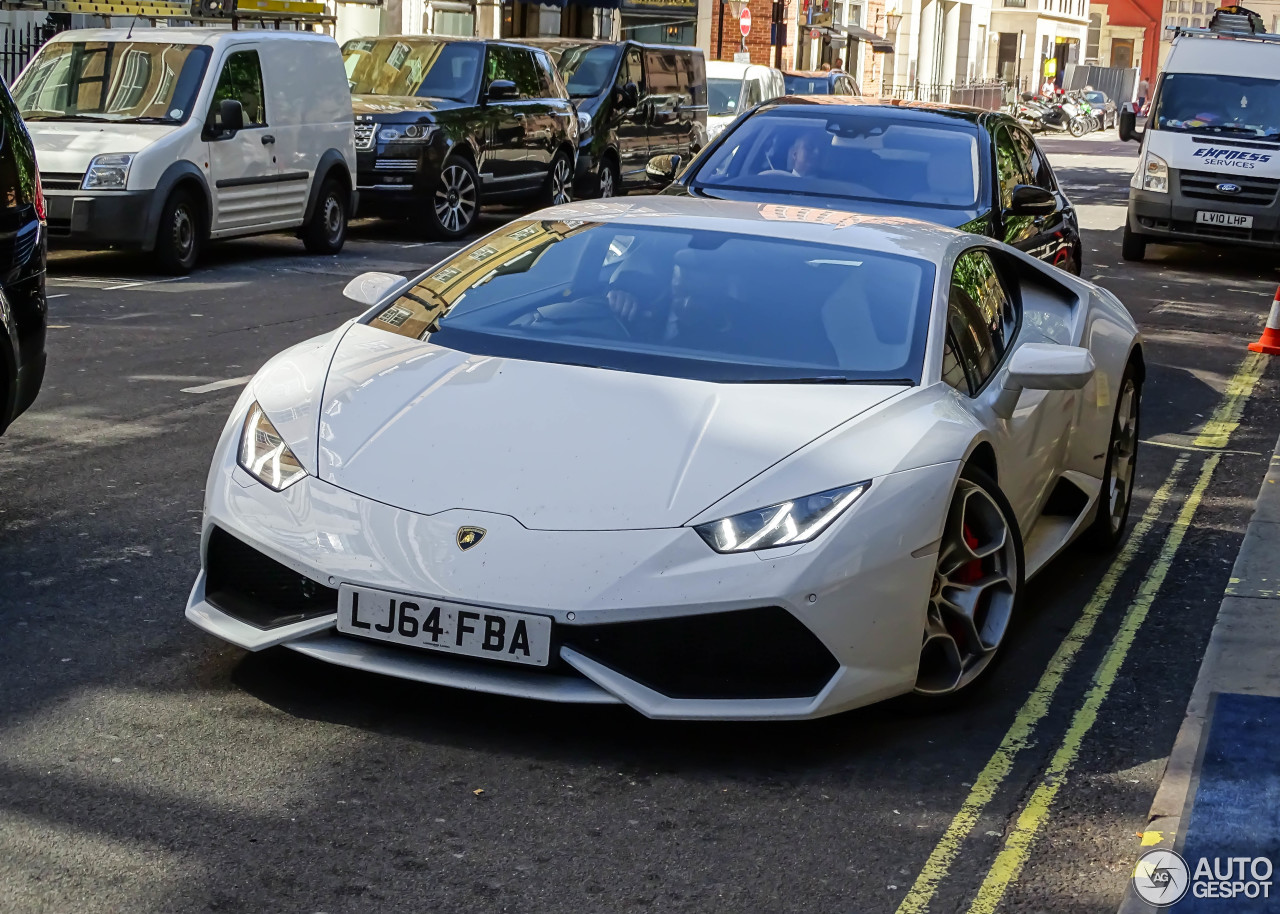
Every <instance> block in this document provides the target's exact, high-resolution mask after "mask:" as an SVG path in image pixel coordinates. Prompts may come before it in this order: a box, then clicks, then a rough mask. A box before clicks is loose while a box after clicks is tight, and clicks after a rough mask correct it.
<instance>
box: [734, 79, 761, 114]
mask: <svg viewBox="0 0 1280 914" xmlns="http://www.w3.org/2000/svg"><path fill="white" fill-rule="evenodd" d="M760 94H761V93H760V80H758V79H749V80H747V91H746V92H745V93H744V97H743V101H742V105H741V106H740V107H739V109H738V110H739V111H746V110H747V109H748V108H751V107H753V106H755V105H758V104H760V102H761V101H763V99H761V97H760Z"/></svg>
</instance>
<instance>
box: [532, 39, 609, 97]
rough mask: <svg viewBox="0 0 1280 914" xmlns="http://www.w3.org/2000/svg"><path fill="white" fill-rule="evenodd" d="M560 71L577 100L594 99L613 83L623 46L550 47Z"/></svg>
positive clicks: (549, 50)
mask: <svg viewBox="0 0 1280 914" xmlns="http://www.w3.org/2000/svg"><path fill="white" fill-rule="evenodd" d="M547 51H548V52H549V53H550V54H551V59H552V60H554V61H555V62H556V69H557V70H559V71H560V75H561V76H563V77H564V81H565V84H566V85H567V86H568V87H569V95H570V96H571V97H573V98H591V97H592V96H595V95H599V94H600V93H601V92H602V91H604V88H605V86H609V85H612V84H613V75H614V73H615V72H616V71H617V69H618V55H619V54H620V53H621V47H620V46H619V45H616V44H576V45H561V46H559V47H556V46H552V47H548V48H547Z"/></svg>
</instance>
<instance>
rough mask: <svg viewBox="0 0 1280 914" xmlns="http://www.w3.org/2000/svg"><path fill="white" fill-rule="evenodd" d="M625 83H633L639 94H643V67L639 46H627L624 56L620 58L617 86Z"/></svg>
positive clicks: (619, 86) (620, 86)
mask: <svg viewBox="0 0 1280 914" xmlns="http://www.w3.org/2000/svg"><path fill="white" fill-rule="evenodd" d="M627 83H635V84H636V88H637V89H639V90H640V94H641V95H644V92H645V89H644V67H643V66H642V64H641V52H640V49H639V48H627V53H626V56H624V57H623V58H622V66H620V67H618V88H619V89H621V88H622V87H623V86H625V85H626V84H627Z"/></svg>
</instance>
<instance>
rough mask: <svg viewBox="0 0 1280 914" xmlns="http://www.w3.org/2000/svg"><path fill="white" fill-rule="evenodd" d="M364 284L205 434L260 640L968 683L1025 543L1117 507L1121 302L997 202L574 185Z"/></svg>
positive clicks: (800, 710) (664, 673)
mask: <svg viewBox="0 0 1280 914" xmlns="http://www.w3.org/2000/svg"><path fill="white" fill-rule="evenodd" d="M348 294H349V295H350V296H351V297H353V298H356V299H357V300H362V301H363V302H364V303H365V304H366V305H372V306H373V307H372V309H371V310H370V311H368V312H367V313H366V314H364V315H363V316H362V317H360V318H358V319H355V320H352V321H349V322H348V323H346V324H344V325H342V326H341V327H339V328H338V329H337V330H335V331H333V332H332V333H329V334H326V335H324V336H321V337H318V338H316V339H313V340H310V341H308V342H306V343H302V344H300V345H297V346H294V347H293V348H291V349H288V350H286V351H285V352H283V353H281V354H280V355H278V356H276V357H275V358H274V359H272V360H271V361H270V362H268V363H267V365H266V366H265V367H264V368H263V369H262V370H261V371H260V372H259V373H258V375H257V376H256V377H255V378H254V379H253V380H252V381H251V382H250V383H249V385H248V387H247V388H246V389H245V391H244V394H243V395H242V396H241V397H240V400H239V402H238V403H237V404H236V407H235V410H234V411H233V413H232V415H231V418H230V420H229V421H228V423H227V426H226V429H225V430H224V432H223V435H222V438H221V441H220V442H219V444H218V447H217V450H216V452H215V454H214V459H213V467H212V470H211V471H210V474H209V480H208V493H207V497H206V502H205V517H204V533H203V539H202V544H201V546H202V549H201V554H202V557H203V561H202V567H201V570H200V574H199V576H198V577H197V579H196V582H195V586H194V588H193V589H192V592H191V598H190V602H189V603H188V605H187V617H188V618H189V619H190V620H191V621H192V622H194V623H195V624H196V625H198V626H200V627H201V628H203V629H205V630H207V631H209V632H212V633H213V634H215V635H217V636H219V637H220V638H223V639H225V640H227V641H229V642H231V643H233V644H237V645H239V646H241V647H243V648H246V649H248V650H252V651H256V650H261V649H263V648H267V647H272V646H275V645H283V646H285V647H287V648H290V649H292V650H295V651H298V652H300V653H303V654H306V655H307V656H310V657H314V658H316V659H318V660H323V661H326V662H329V663H336V664H340V665H342V666H348V667H354V668H357V669H360V670H368V671H370V672H375V673H382V674H386V675H388V676H396V677H401V678H404V679H412V680H418V681H421V682H429V683H438V684H441V685H448V686H455V687H459V688H465V689H475V690H479V691H484V692H494V693H501V694H505V695H516V696H524V697H528V698H539V699H546V700H551V701H565V702H592V703H604V704H609V703H612V704H626V705H630V706H631V707H632V708H634V709H636V710H637V711H639V712H641V713H642V714H646V715H648V716H650V717H662V718H726V719H727V718H738V719H753V718H754V719H763V718H775V719H776V718H805V717H815V716H820V715H824V714H831V713H834V712H838V711H843V710H845V709H848V708H853V707H856V706H858V705H864V704H867V703H869V702H874V701H877V700H880V699H884V698H888V697H890V696H894V695H900V694H904V693H911V692H915V693H917V694H918V695H920V696H927V697H929V698H942V697H946V696H950V695H953V694H955V693H958V692H961V691H964V690H968V689H970V688H971V687H972V686H973V684H974V683H975V682H976V681H978V680H979V679H980V678H981V677H982V676H983V674H984V673H986V672H987V671H989V670H990V668H991V667H992V661H993V660H994V659H995V658H996V657H997V655H998V653H999V652H1000V651H1001V650H1002V648H1003V646H1004V645H1003V642H1004V641H1005V640H1006V637H1005V636H1006V633H1007V632H1008V630H1009V627H1010V622H1011V620H1012V619H1013V618H1014V617H1016V616H1017V614H1018V612H1019V595H1020V593H1021V591H1022V589H1023V582H1024V579H1025V578H1027V577H1029V576H1030V575H1032V574H1034V573H1036V572H1038V571H1040V570H1041V569H1042V568H1043V567H1044V566H1045V564H1046V563H1047V562H1048V561H1049V560H1050V559H1051V558H1052V557H1053V556H1054V555H1055V554H1056V553H1058V552H1059V551H1061V550H1062V549H1063V548H1064V547H1066V546H1067V545H1068V544H1069V543H1070V542H1071V541H1072V540H1073V539H1074V538H1076V537H1077V536H1084V537H1087V538H1088V539H1089V540H1091V541H1093V542H1094V543H1095V544H1098V545H1100V546H1103V547H1109V546H1112V545H1114V544H1115V543H1116V542H1117V541H1118V540H1119V539H1120V537H1121V536H1122V534H1123V531H1124V526H1125V522H1126V518H1127V515H1128V511H1129V502H1130V494H1131V486H1132V483H1133V478H1134V457H1135V453H1136V446H1137V441H1138V408H1139V395H1140V391H1141V385H1142V380H1143V371H1144V369H1143V360H1142V352H1141V349H1140V339H1139V335H1138V332H1137V329H1136V327H1135V326H1134V323H1133V320H1132V319H1131V318H1130V316H1129V314H1128V312H1127V311H1125V309H1124V307H1123V306H1122V305H1121V304H1120V302H1119V301H1117V300H1116V298H1115V297H1114V296H1113V295H1111V294H1110V293H1109V292H1106V291H1104V290H1102V289H1099V288H1097V287H1096V286H1093V285H1090V284H1089V283H1087V282H1083V281H1081V280H1079V279H1077V278H1075V277H1073V276H1070V275H1068V274H1066V273H1064V272H1062V271H1060V270H1055V269H1053V268H1052V267H1049V266H1046V265H1045V264H1042V263H1040V262H1039V261H1036V260H1033V259H1031V258H1029V257H1027V256H1024V255H1023V254H1020V253H1018V252H1017V251H1015V250H1013V249H1011V248H1008V247H1005V246H1003V245H1001V244H999V243H997V242H994V241H991V240H989V239H986V238H980V237H977V236H975V235H968V234H964V233H962V232H957V231H953V230H951V229H945V228H940V227H937V226H932V225H927V224H925V223H920V222H914V221H911V220H905V219H885V218H876V217H868V216H855V215H850V214H847V213H837V212H831V211H825V210H820V209H812V208H805V207H791V206H779V205H768V204H765V205H762V204H751V203H732V202H720V201H707V200H697V199H687V198H676V197H653V198H647V199H645V200H643V201H637V202H624V201H609V202H600V203H594V204H587V203H584V204H571V205H568V206H562V207H558V208H555V209H549V210H544V211H542V212H540V213H536V214H534V215H533V216H530V217H528V218H526V219H522V220H520V221H517V222H513V223H511V224H509V225H507V226H505V227H503V228H501V229H499V230H498V231H496V232H494V233H493V234H491V235H489V236H488V237H486V238H483V239H481V240H480V241H477V242H475V243H474V244H472V245H471V246H470V247H467V248H466V249H464V250H462V251H461V252H459V253H458V254H456V255H455V256H453V257H450V258H449V259H447V260H445V261H444V262H442V263H440V264H439V265H437V266H436V267H434V268H433V269H431V270H430V271H429V272H427V273H425V274H423V275H422V276H420V277H418V278H417V279H416V280H413V281H409V280H405V279H404V278H403V277H395V276H389V275H387V274H365V275H364V276H362V277H359V278H358V279H357V280H355V281H353V282H352V284H351V286H349V287H348ZM924 700H927V699H924Z"/></svg>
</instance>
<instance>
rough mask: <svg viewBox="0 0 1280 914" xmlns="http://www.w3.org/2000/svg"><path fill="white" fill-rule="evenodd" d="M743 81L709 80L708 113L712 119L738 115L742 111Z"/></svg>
mask: <svg viewBox="0 0 1280 914" xmlns="http://www.w3.org/2000/svg"><path fill="white" fill-rule="evenodd" d="M741 95H742V80H740V79H708V80H707V106H708V107H707V113H708V114H710V115H711V116H712V117H716V116H718V115H725V114H737V113H738V112H739V111H741V110H742V108H743V105H742V99H741V98H740V96H741Z"/></svg>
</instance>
